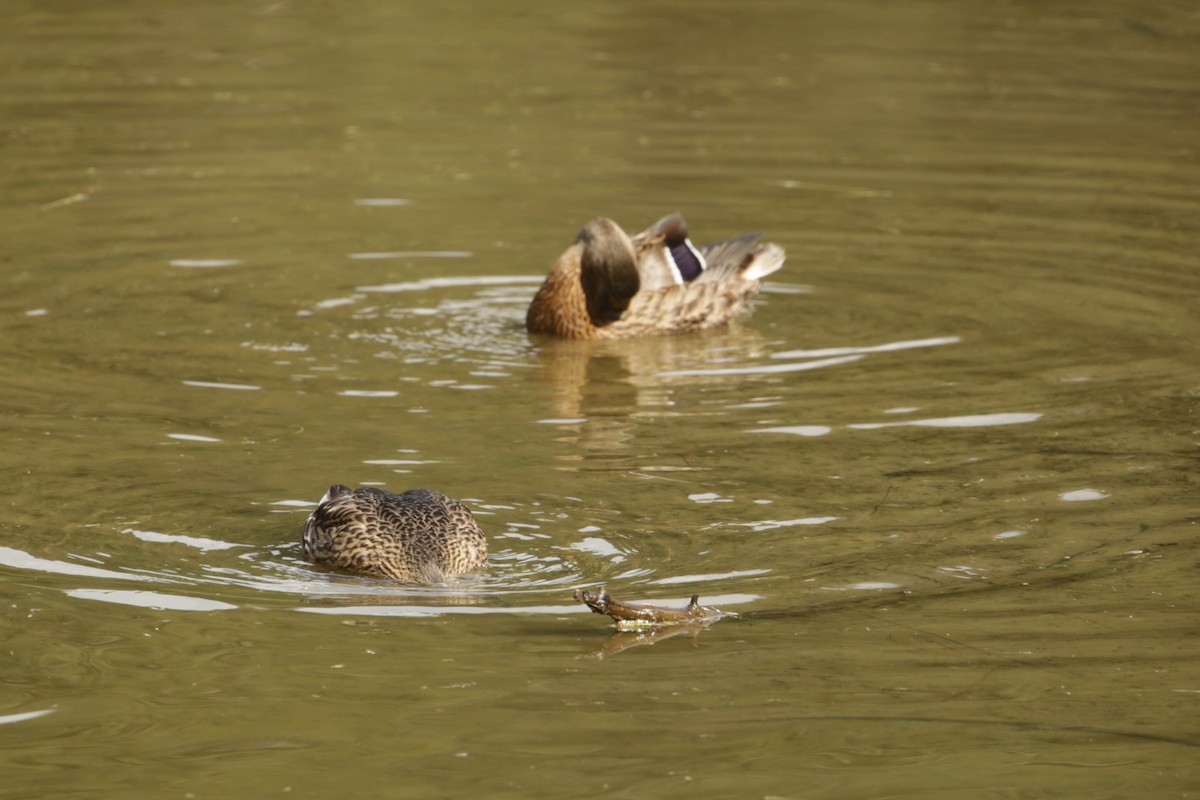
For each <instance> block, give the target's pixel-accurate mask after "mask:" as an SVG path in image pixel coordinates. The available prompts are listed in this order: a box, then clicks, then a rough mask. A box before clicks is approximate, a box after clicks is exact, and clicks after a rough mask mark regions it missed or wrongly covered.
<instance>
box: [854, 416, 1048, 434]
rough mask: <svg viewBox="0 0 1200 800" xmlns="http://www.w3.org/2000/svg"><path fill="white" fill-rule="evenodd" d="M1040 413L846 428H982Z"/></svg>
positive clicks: (1030, 418) (1022, 421) (1014, 422)
mask: <svg viewBox="0 0 1200 800" xmlns="http://www.w3.org/2000/svg"><path fill="white" fill-rule="evenodd" d="M1041 418H1042V415H1041V414H1038V413H1033V412H1003V413H999V414H968V415H965V416H961V417H931V418H929V419H906V420H903V421H901V422H856V423H853V424H850V425H847V426H846V427H847V428H854V429H855V430H860V431H868V430H875V429H877V428H902V427H914V428H982V427H987V426H990V425H1022V424H1025V423H1029V422H1036V421H1037V420H1039V419H1041Z"/></svg>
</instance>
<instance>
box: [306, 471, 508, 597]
mask: <svg viewBox="0 0 1200 800" xmlns="http://www.w3.org/2000/svg"><path fill="white" fill-rule="evenodd" d="M301 542H302V545H303V548H304V555H305V557H306V558H308V560H310V561H312V562H313V563H314V564H320V565H322V566H327V567H332V568H334V569H337V570H341V571H343V572H350V573H354V574H356V575H370V576H374V577H380V578H392V579H393V580H397V581H404V582H406V583H439V582H441V581H444V580H445V579H446V578H448V577H450V576H453V575H460V574H462V573H464V572H471V571H472V570H475V569H478V568H479V567H480V566H482V565H483V562H484V561H485V560H486V559H487V539H486V538H485V537H484V535H483V531H481V530H480V529H479V526H478V525H477V524H476V523H475V517H474V516H472V514H471V510H470V509H469V508H467V507H466V506H465V505H463V504H462V503H460V502H459V501H457V500H454V499H452V498H450V497H446V496H445V495H444V494H441V493H440V492H435V491H433V490H432V489H410V490H409V491H407V492H405V493H404V494H393V493H392V492H388V491H384V490H383V489H376V488H374V487H359V488H357V489H353V490H352V489H350V488H349V487H347V486H343V485H342V484H335V485H333V486H330V487H329V491H328V492H327V493H326V495H325V496H324V497H323V498H321V502H320V503H318V504H317V507H316V509H315V510H314V511H313V513H312V515H311V516H309V518H308V521H307V522H305V523H304V534H303V537H302V540H301Z"/></svg>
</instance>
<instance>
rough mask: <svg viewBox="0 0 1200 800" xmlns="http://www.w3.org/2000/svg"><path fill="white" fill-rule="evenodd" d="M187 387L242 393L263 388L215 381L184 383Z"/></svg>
mask: <svg viewBox="0 0 1200 800" xmlns="http://www.w3.org/2000/svg"><path fill="white" fill-rule="evenodd" d="M183 383H184V385H186V386H198V387H200V388H202V389H234V390H241V391H258V390H259V389H262V387H261V386H252V385H250V384H248V383H215V382H213V381H184V382H183Z"/></svg>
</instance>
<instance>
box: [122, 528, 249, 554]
mask: <svg viewBox="0 0 1200 800" xmlns="http://www.w3.org/2000/svg"><path fill="white" fill-rule="evenodd" d="M121 533H128V534H130V535H132V536H134V537H136V538H138V539H141V540H142V541H143V542H157V543H166V544H184V545H187V546H188V547H195V548H196V549H197V550H205V551H208V550H230V549H233V548H235V547H249V546H250V545H246V544H234V543H233V542H222V541H220V540H218V539H203V538H200V537H196V536H177V535H175V534H170V533H158V532H157V531H139V530H135V529H134V528H126V529H125V530H123V531H121Z"/></svg>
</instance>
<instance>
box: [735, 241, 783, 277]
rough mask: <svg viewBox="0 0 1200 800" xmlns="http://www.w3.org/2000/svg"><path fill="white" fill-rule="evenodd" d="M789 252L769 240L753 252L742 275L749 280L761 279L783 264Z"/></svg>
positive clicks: (743, 268) (744, 266) (742, 270)
mask: <svg viewBox="0 0 1200 800" xmlns="http://www.w3.org/2000/svg"><path fill="white" fill-rule="evenodd" d="M786 258H787V253H785V252H784V250H783V248H782V247H780V246H779V245H777V244H774V243H771V242H768V243H767V244H765V245H763V246H762V247H760V248H759V249H758V250H757V251H756V252H754V253H752V254H751V255H750V256H749V257H748V258H747V259H746V262H745V264H744V265H743V266H742V269H741V273H742V277H743V278H745V279H746V280H748V281H761V280H762V279H763V278H765V277H767V276H768V275H770V274H771V273H772V272H775V271H776V270H778V269H779V268H780V267H782V266H783V262H784V260H785V259H786Z"/></svg>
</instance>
